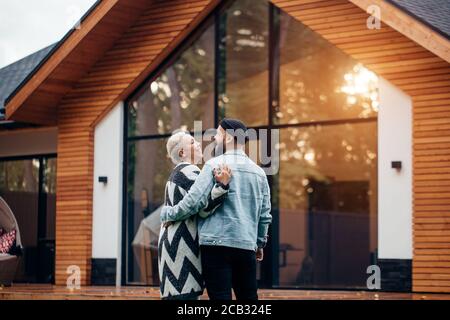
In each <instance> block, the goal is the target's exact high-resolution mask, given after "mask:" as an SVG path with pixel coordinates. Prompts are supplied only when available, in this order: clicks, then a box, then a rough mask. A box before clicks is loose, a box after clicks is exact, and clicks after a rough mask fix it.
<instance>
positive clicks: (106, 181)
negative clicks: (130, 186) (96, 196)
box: [98, 176, 108, 184]
mask: <svg viewBox="0 0 450 320" xmlns="http://www.w3.org/2000/svg"><path fill="white" fill-rule="evenodd" d="M98 182H100V183H103V184H107V183H108V177H106V176H100V177H98Z"/></svg>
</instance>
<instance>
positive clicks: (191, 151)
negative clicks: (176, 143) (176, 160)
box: [181, 134, 203, 164]
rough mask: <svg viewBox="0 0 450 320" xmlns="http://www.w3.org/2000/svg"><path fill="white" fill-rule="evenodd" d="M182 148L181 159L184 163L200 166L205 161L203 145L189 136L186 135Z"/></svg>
mask: <svg viewBox="0 0 450 320" xmlns="http://www.w3.org/2000/svg"><path fill="white" fill-rule="evenodd" d="M182 146H183V147H182V148H181V152H182V155H181V158H182V159H183V161H186V162H189V163H192V164H199V163H201V162H202V159H203V152H202V146H201V144H200V143H199V142H198V141H197V140H195V139H194V137H192V136H191V135H189V134H186V135H185V136H184V137H183V143H182Z"/></svg>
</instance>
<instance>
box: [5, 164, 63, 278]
mask: <svg viewBox="0 0 450 320" xmlns="http://www.w3.org/2000/svg"><path fill="white" fill-rule="evenodd" d="M0 196H1V197H2V198H3V199H4V200H5V201H6V203H7V204H8V205H9V207H10V208H11V210H12V211H13V214H14V216H15V218H16V220H17V224H18V226H19V230H20V236H21V240H22V245H23V256H22V258H21V259H20V260H19V267H18V270H17V272H16V276H15V278H14V281H15V282H32V283H53V282H54V269H55V220H56V158H54V157H46V156H45V157H44V156H42V157H41V156H40V157H23V158H15V159H14V158H9V159H0Z"/></svg>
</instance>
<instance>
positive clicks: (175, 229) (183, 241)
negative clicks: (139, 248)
mask: <svg viewBox="0 0 450 320" xmlns="http://www.w3.org/2000/svg"><path fill="white" fill-rule="evenodd" d="M166 147H167V154H168V156H169V157H170V159H171V160H172V162H173V163H174V165H175V167H174V169H173V171H172V173H171V175H170V177H169V180H168V181H167V184H166V190H165V204H166V205H169V206H174V205H176V204H177V203H178V202H179V201H181V199H183V197H184V196H185V195H186V194H187V193H188V191H189V189H190V187H191V186H192V185H193V184H194V182H195V179H196V178H197V176H198V175H199V174H200V168H199V167H197V166H196V165H195V164H196V163H200V162H201V160H202V158H203V154H202V149H201V145H200V143H199V142H197V141H196V140H195V139H194V138H193V137H192V136H191V135H190V134H189V133H186V132H177V133H175V134H173V135H172V136H171V137H170V138H169V140H168V141H167V146H166ZM213 174H214V177H215V179H216V183H215V185H214V186H213V188H212V190H211V193H210V196H209V198H208V203H207V205H206V207H205V208H203V210H202V211H200V212H199V213H198V215H194V216H191V217H189V218H187V219H186V220H183V221H177V222H169V223H165V224H163V225H161V232H160V237H159V243H158V264H159V278H160V291H161V298H162V299H166V300H169V299H172V300H174V299H181V300H192V299H198V297H199V296H200V295H202V294H203V290H204V283H203V277H202V267H201V257H200V247H199V239H198V232H197V219H204V218H207V217H208V216H209V215H211V214H213V212H214V210H215V209H216V208H217V207H218V206H220V204H221V203H222V202H223V200H224V198H225V197H226V195H227V192H228V184H229V182H230V179H231V171H230V169H229V168H228V167H226V166H222V167H220V168H218V169H216V170H214V172H213ZM198 216H199V217H198Z"/></svg>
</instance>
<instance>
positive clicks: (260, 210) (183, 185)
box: [158, 119, 272, 300]
mask: <svg viewBox="0 0 450 320" xmlns="http://www.w3.org/2000/svg"><path fill="white" fill-rule="evenodd" d="M246 131H247V128H246V126H245V125H244V124H243V123H242V122H241V121H239V120H236V119H224V120H222V121H221V122H220V125H219V127H218V128H217V132H216V135H215V136H214V140H215V143H216V149H217V150H224V153H223V154H221V155H220V156H217V157H215V158H213V159H210V160H208V161H207V162H206V163H205V165H204V167H203V169H202V170H200V169H199V168H198V167H197V166H196V165H195V163H199V162H198V160H199V159H201V158H202V150H201V145H200V143H199V142H197V141H196V140H195V139H194V138H193V137H192V136H191V135H189V134H188V133H184V132H179V133H176V134H174V135H172V137H171V138H170V139H169V141H168V143H167V152H168V154H169V156H170V158H171V159H172V161H173V162H174V164H175V165H176V166H175V168H174V169H173V171H172V174H171V175H170V178H169V180H168V182H167V184H166V193H165V206H164V207H163V210H162V211H161V232H160V238H159V245H158V258H159V260H158V261H159V277H160V283H161V284H160V290H161V297H162V299H179V300H195V299H198V297H199V296H200V295H202V294H203V290H204V287H206V290H207V293H208V296H209V298H210V299H211V300H231V299H232V289H233V291H234V293H235V296H236V298H237V299H238V300H257V299H258V294H257V280H256V263H257V261H262V259H263V248H264V247H265V245H266V242H267V232H268V228H269V225H270V223H271V221H272V216H271V215H270V208H271V205H270V189H269V184H268V182H267V177H266V175H265V173H264V171H263V170H262V169H261V168H260V167H258V165H256V164H255V163H254V162H253V161H252V160H251V159H250V158H249V157H248V156H247V155H246V153H245V141H246V136H245V134H246Z"/></svg>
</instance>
